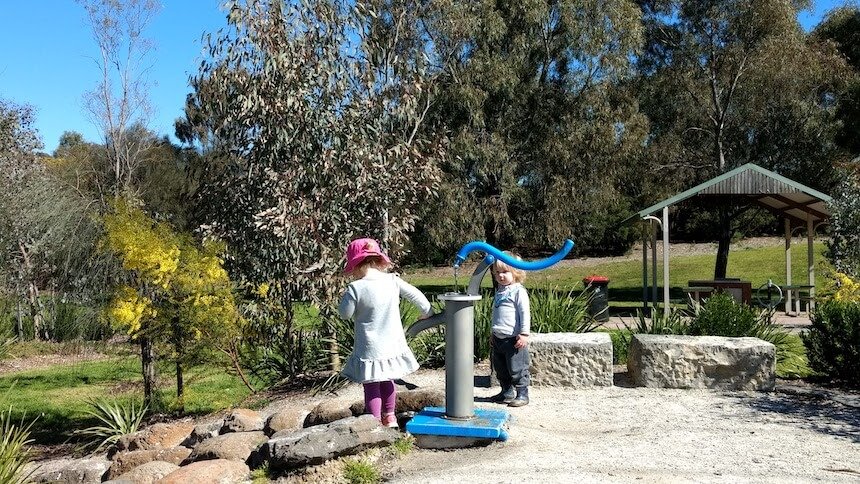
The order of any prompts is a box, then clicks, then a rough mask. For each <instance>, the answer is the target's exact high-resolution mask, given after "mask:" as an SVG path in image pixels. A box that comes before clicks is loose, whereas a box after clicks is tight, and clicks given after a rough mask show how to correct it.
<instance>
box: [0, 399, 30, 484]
mask: <svg viewBox="0 0 860 484" xmlns="http://www.w3.org/2000/svg"><path fill="white" fill-rule="evenodd" d="M32 426H33V423H32V422H30V423H29V424H26V425H25V424H24V422H23V419H22V421H21V422H20V423H15V422H14V421H13V419H12V406H11V405H10V406H9V410H7V411H4V412H0V482H2V483H4V484H7V483H8V484H22V483H24V482H27V480H28V478H29V477H30V476H29V474H30V473H27V472H24V467H25V466H26V465H27V463H28V462H29V460H30V452H29V450H28V449H27V445H29V444H30V443H31V442H32V440H31V439H30V428H31V427H32Z"/></svg>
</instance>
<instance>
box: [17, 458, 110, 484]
mask: <svg viewBox="0 0 860 484" xmlns="http://www.w3.org/2000/svg"><path fill="white" fill-rule="evenodd" d="M110 464H111V463H110V461H109V460H108V459H106V458H104V457H93V458H87V459H55V460H49V461H45V462H41V463H39V464H37V465H36V467H35V469H34V471H33V474H31V475H30V482H38V483H43V482H45V483H47V482H50V483H75V484H88V483H97V482H102V476H104V474H105V472H106V471H107V470H108V467H110Z"/></svg>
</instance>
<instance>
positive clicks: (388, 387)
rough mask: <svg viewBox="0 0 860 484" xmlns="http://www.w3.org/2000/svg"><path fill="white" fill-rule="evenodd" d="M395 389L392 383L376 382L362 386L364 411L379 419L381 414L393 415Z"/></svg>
mask: <svg viewBox="0 0 860 484" xmlns="http://www.w3.org/2000/svg"><path fill="white" fill-rule="evenodd" d="M396 401H397V389H396V387H395V386H394V382H393V381H391V380H388V381H378V382H372V383H365V384H364V409H365V411H366V412H370V413H371V414H373V416H374V417H376V418H378V419H381V418H382V414H389V413H394V403H395V402H396Z"/></svg>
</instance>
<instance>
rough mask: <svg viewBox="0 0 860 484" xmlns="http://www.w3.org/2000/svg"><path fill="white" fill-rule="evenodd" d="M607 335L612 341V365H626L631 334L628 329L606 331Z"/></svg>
mask: <svg viewBox="0 0 860 484" xmlns="http://www.w3.org/2000/svg"><path fill="white" fill-rule="evenodd" d="M598 331H600V330H598ZM608 333H609V338H610V339H612V363H613V364H615V365H625V364H627V358H628V357H629V351H630V338H631V335H632V332H631V331H630V330H629V329H611V330H608Z"/></svg>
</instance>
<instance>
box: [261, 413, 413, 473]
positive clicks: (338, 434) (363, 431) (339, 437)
mask: <svg viewBox="0 0 860 484" xmlns="http://www.w3.org/2000/svg"><path fill="white" fill-rule="evenodd" d="M401 435H402V434H401V433H400V432H398V431H397V430H394V429H390V428H387V427H383V426H382V425H380V423H379V421H378V420H376V418H374V417H373V416H372V415H361V416H359V417H348V418H344V419H342V420H338V421H335V422H332V423H330V424H326V425H318V426H315V427H311V428H306V429H303V430H300V431H298V432H295V433H293V434H291V435H286V436H283V437H278V438H273V439H270V440H269V441H268V442H267V443H266V444H265V445H263V446H262V447H260V450H259V455H257V456H255V458H253V459H252V465H254V464H253V463H256V464H259V463H262V462H263V461H268V462H269V468H270V469H273V470H288V469H295V468H298V467H302V466H306V465H316V464H320V463H322V462H325V461H326V460H329V459H333V458H335V457H339V456H342V455H352V454H356V453H358V452H361V451H362V450H365V449H369V448H372V447H382V446H386V445H390V444H392V443H393V442H394V441H395V440H397V439H398V438H399V437H400V436H401Z"/></svg>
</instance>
